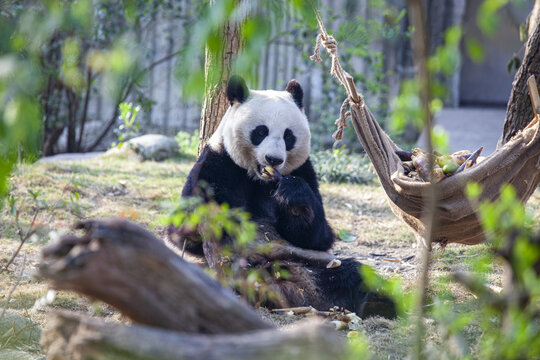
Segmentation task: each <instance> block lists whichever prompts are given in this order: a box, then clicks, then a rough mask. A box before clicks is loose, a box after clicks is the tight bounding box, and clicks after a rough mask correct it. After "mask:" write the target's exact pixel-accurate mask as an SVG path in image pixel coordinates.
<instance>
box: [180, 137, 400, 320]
mask: <svg viewBox="0 0 540 360" xmlns="http://www.w3.org/2000/svg"><path fill="white" fill-rule="evenodd" d="M199 181H205V182H206V183H207V184H208V185H209V187H210V188H211V190H212V195H209V194H208V193H206V192H202V194H203V195H204V196H205V197H206V200H210V197H211V198H212V199H213V200H215V201H217V202H218V203H224V202H226V203H228V204H229V205H230V206H231V207H240V208H243V209H244V210H246V211H248V212H250V213H251V215H252V218H253V220H255V221H257V222H264V223H270V224H272V225H273V226H274V227H275V228H276V230H277V231H278V232H279V234H280V236H282V237H283V238H284V239H286V240H287V241H289V242H290V243H291V244H293V245H295V246H297V247H300V248H304V249H312V250H321V251H325V250H328V249H330V247H331V246H332V244H333V242H334V234H333V232H332V230H331V228H330V226H329V225H328V222H327V221H326V218H325V214H324V209H323V206H322V198H321V195H320V193H319V189H318V181H317V177H316V175H315V171H314V169H313V166H312V165H311V161H310V160H309V159H308V160H306V162H305V163H304V164H303V165H302V166H301V167H299V168H298V169H296V170H295V171H293V172H292V173H291V174H290V175H288V176H284V177H283V179H282V180H281V181H280V182H263V181H260V180H256V179H253V178H251V177H250V176H248V174H247V171H246V170H245V169H243V168H241V167H239V166H238V165H236V164H235V163H234V161H233V160H232V159H231V158H230V157H229V155H228V154H227V153H226V152H225V151H223V152H222V153H218V152H215V151H213V150H211V149H210V148H208V147H206V148H205V149H204V150H203V153H202V154H201V156H200V157H199V159H198V160H197V163H196V164H195V166H194V167H193V169H192V171H191V172H190V174H189V176H188V179H187V182H186V184H185V186H184V189H183V191H182V196H191V195H198V194H200V193H201V192H200V189H199V188H198V187H197V184H198V183H199ZM187 249H188V250H190V251H192V252H198V251H197V250H196V249H194V246H193V244H191V246H190V247H188V248H187ZM193 250H195V251H193ZM280 266H284V268H285V269H286V270H287V271H289V272H290V273H296V274H297V275H296V276H293V279H289V280H286V281H282V282H279V281H277V283H278V287H281V292H282V294H284V295H285V297H286V298H287V301H288V305H289V306H303V305H312V306H315V307H319V309H321V310H327V309H329V308H330V307H332V306H339V307H343V308H346V309H348V310H351V311H354V312H356V313H357V314H358V315H359V316H362V317H365V316H371V315H383V316H387V317H395V316H396V310H395V306H394V304H393V302H392V301H391V300H389V299H388V298H386V297H385V296H381V295H378V294H376V293H372V292H368V290H367V289H366V288H365V287H364V284H363V281H362V277H361V276H360V273H359V267H360V266H362V265H361V264H360V263H358V262H356V261H355V260H354V259H345V260H342V264H341V266H339V267H337V268H333V269H327V268H326V266H325V264H311V263H305V262H303V263H302V262H297V260H295V259H291V261H290V262H285V263H284V262H281V263H280ZM295 270H296V271H295ZM298 274H300V275H298ZM313 288H315V289H318V290H316V293H314V294H313V293H311V294H309V291H307V290H306V291H305V293H306V294H304V291H303V290H304V289H313ZM298 289H301V290H302V291H298ZM299 293H302V294H303V295H298V294H299ZM269 305H274V306H275V305H276V304H269Z"/></svg>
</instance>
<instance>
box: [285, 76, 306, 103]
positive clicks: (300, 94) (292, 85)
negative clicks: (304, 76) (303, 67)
mask: <svg viewBox="0 0 540 360" xmlns="http://www.w3.org/2000/svg"><path fill="white" fill-rule="evenodd" d="M285 91H288V92H289V93H291V95H292V98H293V100H294V102H295V103H296V105H298V107H299V108H300V109H302V108H303V107H304V90H302V86H300V83H299V82H298V81H296V79H292V80H291V81H289V83H288V84H287V87H286V88H285Z"/></svg>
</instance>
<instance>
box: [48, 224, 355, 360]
mask: <svg viewBox="0 0 540 360" xmlns="http://www.w3.org/2000/svg"><path fill="white" fill-rule="evenodd" d="M77 228H78V229H81V230H83V234H82V236H75V235H66V236H64V237H62V238H61V239H60V241H59V242H57V243H56V244H53V245H50V246H47V247H46V248H45V249H44V250H43V254H42V257H43V261H42V263H41V264H40V267H39V273H40V275H41V276H42V277H43V278H45V279H48V280H49V281H50V284H51V286H52V287H53V288H55V289H59V290H74V291H77V292H80V293H82V294H85V295H88V296H91V297H94V298H97V299H100V300H102V301H105V302H107V303H109V304H111V305H113V306H115V307H116V308H117V309H118V310H119V311H120V312H121V313H122V314H124V315H126V316H128V317H129V318H131V319H132V320H133V321H134V323H135V324H132V325H125V324H122V323H110V322H105V321H104V320H102V319H97V318H89V317H87V316H84V315H79V314H76V313H71V312H65V311H57V312H52V313H51V314H50V315H49V321H48V322H47V324H48V326H47V328H46V329H45V330H44V331H43V333H42V338H41V345H42V347H43V349H44V350H45V353H46V354H47V358H48V359H52V360H56V359H75V360H83V359H138V360H142V359H156V360H161V359H240V360H241V359H253V358H257V359H304V358H310V359H339V358H340V357H342V356H343V355H344V353H345V351H346V346H345V341H344V338H343V337H341V336H339V335H338V334H337V333H336V332H335V330H334V329H333V328H332V327H331V326H329V325H327V324H324V323H322V322H321V321H317V320H313V319H312V320H309V321H306V322H301V323H298V324H296V325H295V326H294V327H292V328H290V329H288V330H284V331H281V330H278V329H276V328H275V327H274V326H273V325H272V324H270V323H269V322H267V321H266V320H264V319H263V318H262V317H261V316H260V314H259V313H257V312H256V311H255V310H254V309H253V308H251V307H250V306H248V305H247V304H246V303H245V302H243V301H242V300H241V299H239V298H238V297H237V296H236V295H235V294H233V293H232V292H231V291H229V290H227V289H224V288H223V287H221V286H220V284H219V283H218V282H217V281H215V280H214V279H211V278H210V277H208V276H207V275H206V274H205V273H204V271H202V270H201V269H200V268H198V267H197V266H195V265H193V264H190V263H187V262H186V261H184V260H183V259H181V258H180V257H179V256H178V255H176V253H174V252H173V251H172V250H171V249H169V248H168V247H167V246H166V245H165V244H164V243H163V242H162V241H161V240H159V239H157V238H156V237H155V236H154V235H153V234H152V233H150V232H149V231H148V230H146V229H144V228H142V227H140V226H138V225H136V224H134V223H131V222H129V221H126V220H122V219H103V220H88V221H85V222H82V223H79V224H78V225H77ZM148 325H150V326H148Z"/></svg>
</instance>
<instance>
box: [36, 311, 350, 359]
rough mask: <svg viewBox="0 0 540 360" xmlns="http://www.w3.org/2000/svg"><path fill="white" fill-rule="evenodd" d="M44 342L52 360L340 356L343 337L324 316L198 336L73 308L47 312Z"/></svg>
mask: <svg viewBox="0 0 540 360" xmlns="http://www.w3.org/2000/svg"><path fill="white" fill-rule="evenodd" d="M48 324H49V327H48V328H46V329H45V330H44V331H43V335H42V338H41V345H42V347H43V348H44V349H46V351H47V358H48V359H50V360H57V359H58V360H60V359H75V360H86V359H101V358H106V359H109V360H110V359H136V360H143V359H152V360H154V359H155V360H165V359H167V360H169V359H171V360H172V359H177V360H183V359H201V360H202V359H208V360H212V359H220V360H227V359H230V360H236V359H239V360H241V359H260V360H265V359H283V360H285V359H338V358H340V357H341V356H342V355H343V349H344V338H343V337H341V336H339V335H338V333H337V332H336V331H335V330H333V326H331V325H329V324H325V323H323V322H321V321H320V320H319V321H317V320H316V319H310V320H306V321H302V322H299V323H297V324H295V325H294V326H292V327H291V328H289V329H286V330H283V331H278V330H273V329H270V330H268V329H266V330H257V331H250V332H246V333H242V334H219V335H194V334H186V333H179V332H174V331H168V330H162V329H156V328H151V327H147V326H141V325H130V326H127V325H123V324H119V323H111V322H105V321H103V320H101V319H96V318H89V317H87V316H83V315H78V314H75V313H72V312H56V313H53V314H52V315H51V316H50V317H49V321H48Z"/></svg>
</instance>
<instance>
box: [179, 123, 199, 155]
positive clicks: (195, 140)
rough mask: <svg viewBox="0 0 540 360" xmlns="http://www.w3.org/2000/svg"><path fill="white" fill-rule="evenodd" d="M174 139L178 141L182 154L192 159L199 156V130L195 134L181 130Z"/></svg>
mask: <svg viewBox="0 0 540 360" xmlns="http://www.w3.org/2000/svg"><path fill="white" fill-rule="evenodd" d="M174 139H175V140H176V142H177V143H178V148H179V150H180V155H181V156H185V157H188V158H192V159H196V158H197V152H198V150H199V130H195V131H194V132H193V134H190V133H188V132H185V131H179V132H178V133H177V134H176V136H175V137H174Z"/></svg>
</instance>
